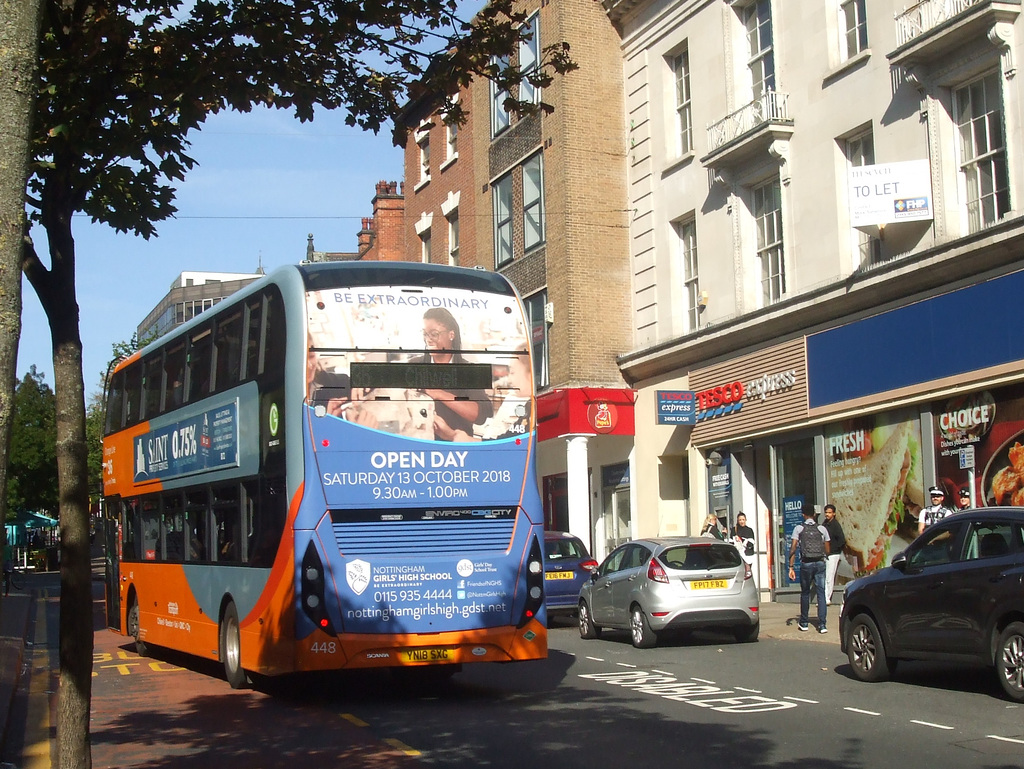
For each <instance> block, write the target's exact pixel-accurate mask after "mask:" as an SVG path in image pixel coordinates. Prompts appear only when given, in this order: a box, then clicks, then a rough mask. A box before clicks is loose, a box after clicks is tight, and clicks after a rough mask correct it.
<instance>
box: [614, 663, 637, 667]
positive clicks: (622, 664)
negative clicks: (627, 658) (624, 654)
mask: <svg viewBox="0 0 1024 769" xmlns="http://www.w3.org/2000/svg"><path fill="white" fill-rule="evenodd" d="M615 664H616V665H618V666H619V667H620V668H636V665H630V664H629V663H628V662H616V663H615Z"/></svg>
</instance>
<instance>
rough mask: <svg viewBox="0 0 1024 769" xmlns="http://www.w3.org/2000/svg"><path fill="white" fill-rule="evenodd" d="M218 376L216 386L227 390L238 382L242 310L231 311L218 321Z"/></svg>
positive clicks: (216, 343) (218, 388)
mask: <svg viewBox="0 0 1024 769" xmlns="http://www.w3.org/2000/svg"><path fill="white" fill-rule="evenodd" d="M215 347H216V349H217V378H216V380H215V381H214V387H215V388H216V389H217V390H218V391H222V390H226V389H228V388H229V387H233V386H234V385H236V384H238V378H239V374H240V373H241V370H242V311H241V309H239V310H237V311H236V312H233V313H231V314H230V315H228V317H226V318H224V319H223V320H221V321H218V323H217V334H216V341H215Z"/></svg>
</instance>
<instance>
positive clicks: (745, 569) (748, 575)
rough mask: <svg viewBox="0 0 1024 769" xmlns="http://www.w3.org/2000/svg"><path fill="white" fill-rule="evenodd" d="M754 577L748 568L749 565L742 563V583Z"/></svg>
mask: <svg viewBox="0 0 1024 769" xmlns="http://www.w3.org/2000/svg"><path fill="white" fill-rule="evenodd" d="M753 576H754V572H753V570H752V569H751V568H750V564H749V563H746V562H744V564H743V581H744V582H746V581H747V580H748V579H750V578H751V577H753Z"/></svg>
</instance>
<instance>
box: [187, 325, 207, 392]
mask: <svg viewBox="0 0 1024 769" xmlns="http://www.w3.org/2000/svg"><path fill="white" fill-rule="evenodd" d="M212 363H213V329H212V328H210V327H206V328H204V329H201V330H199V331H197V332H196V333H194V334H193V335H192V339H191V343H190V344H189V349H188V385H187V386H188V400H189V402H190V403H191V402H192V401H195V400H199V399H200V398H205V397H206V396H207V395H209V394H210V367H211V365H212Z"/></svg>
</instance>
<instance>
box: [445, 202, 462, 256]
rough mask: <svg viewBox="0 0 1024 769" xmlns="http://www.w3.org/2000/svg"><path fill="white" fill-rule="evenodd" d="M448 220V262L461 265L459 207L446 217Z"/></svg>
mask: <svg viewBox="0 0 1024 769" xmlns="http://www.w3.org/2000/svg"><path fill="white" fill-rule="evenodd" d="M446 219H447V220H448V264H450V265H451V266H452V267H458V266H459V209H457V208H456V209H455V210H454V211H452V212H451V213H449V214H448V216H447V217H446Z"/></svg>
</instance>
